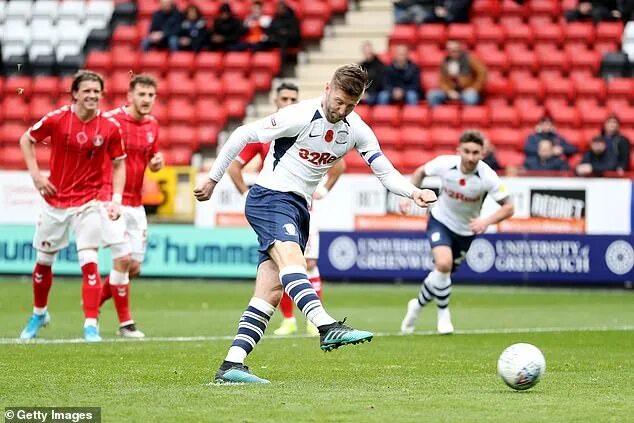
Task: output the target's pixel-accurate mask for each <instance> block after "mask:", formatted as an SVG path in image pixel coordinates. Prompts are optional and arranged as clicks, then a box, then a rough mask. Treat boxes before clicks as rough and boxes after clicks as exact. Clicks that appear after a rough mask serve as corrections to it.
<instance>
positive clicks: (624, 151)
mask: <svg viewBox="0 0 634 423" xmlns="http://www.w3.org/2000/svg"><path fill="white" fill-rule="evenodd" d="M603 139H604V140H605V143H606V144H607V145H608V148H611V149H612V150H613V151H615V152H616V167H617V169H622V170H630V150H631V145H630V140H628V139H627V138H625V136H624V135H623V134H621V133H617V134H615V135H612V136H608V135H603Z"/></svg>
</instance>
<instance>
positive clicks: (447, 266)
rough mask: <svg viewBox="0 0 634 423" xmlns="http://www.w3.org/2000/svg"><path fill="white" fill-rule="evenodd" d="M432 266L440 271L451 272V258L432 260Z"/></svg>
mask: <svg viewBox="0 0 634 423" xmlns="http://www.w3.org/2000/svg"><path fill="white" fill-rule="evenodd" d="M434 267H435V268H436V270H437V271H439V272H440V273H451V270H452V268H453V263H452V261H451V259H449V260H446V259H443V260H435V261H434Z"/></svg>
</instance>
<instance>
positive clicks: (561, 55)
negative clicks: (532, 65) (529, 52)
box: [535, 44, 570, 73]
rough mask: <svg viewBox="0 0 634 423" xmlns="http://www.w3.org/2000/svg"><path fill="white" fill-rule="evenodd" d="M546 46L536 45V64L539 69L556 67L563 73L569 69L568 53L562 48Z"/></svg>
mask: <svg viewBox="0 0 634 423" xmlns="http://www.w3.org/2000/svg"><path fill="white" fill-rule="evenodd" d="M546 46H548V44H547V45H545V46H543V47H542V46H540V45H538V46H536V47H535V53H536V55H537V64H538V66H539V69H540V71H541V70H545V69H556V70H559V71H560V72H563V73H568V71H569V70H570V59H569V58H568V54H567V53H566V52H565V51H563V50H557V49H554V48H551V47H546Z"/></svg>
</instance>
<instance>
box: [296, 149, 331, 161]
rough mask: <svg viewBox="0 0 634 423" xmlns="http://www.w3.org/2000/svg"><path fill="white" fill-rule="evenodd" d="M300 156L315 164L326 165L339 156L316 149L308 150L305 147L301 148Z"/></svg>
mask: <svg viewBox="0 0 634 423" xmlns="http://www.w3.org/2000/svg"><path fill="white" fill-rule="evenodd" d="M299 157H301V158H302V159H304V160H308V162H309V163H311V164H314V165H325V164H330V163H332V162H334V161H335V160H337V156H335V155H332V154H330V153H326V152H324V153H319V152H316V151H308V150H306V149H305V148H300V150H299Z"/></svg>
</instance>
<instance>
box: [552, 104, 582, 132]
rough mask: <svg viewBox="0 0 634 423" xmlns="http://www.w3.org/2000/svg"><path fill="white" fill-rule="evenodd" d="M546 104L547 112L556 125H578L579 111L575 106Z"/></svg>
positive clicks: (574, 126) (573, 126)
mask: <svg viewBox="0 0 634 423" xmlns="http://www.w3.org/2000/svg"><path fill="white" fill-rule="evenodd" d="M549 106H550V104H549V105H547V106H546V108H547V110H548V113H549V114H550V116H551V117H552V118H553V121H554V122H555V123H556V124H557V126H569V127H572V128H578V127H579V123H580V121H579V113H578V112H577V109H576V108H575V107H570V106H556V107H552V106H551V107H549Z"/></svg>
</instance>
